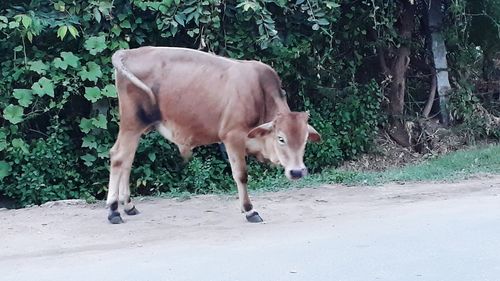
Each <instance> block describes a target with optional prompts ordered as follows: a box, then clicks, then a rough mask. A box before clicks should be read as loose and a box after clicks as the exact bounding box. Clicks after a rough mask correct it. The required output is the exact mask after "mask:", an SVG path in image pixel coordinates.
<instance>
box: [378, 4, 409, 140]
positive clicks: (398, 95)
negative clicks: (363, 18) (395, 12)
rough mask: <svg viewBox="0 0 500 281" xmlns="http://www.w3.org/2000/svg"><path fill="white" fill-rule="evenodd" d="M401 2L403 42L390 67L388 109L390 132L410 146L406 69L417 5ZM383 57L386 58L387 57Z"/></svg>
mask: <svg viewBox="0 0 500 281" xmlns="http://www.w3.org/2000/svg"><path fill="white" fill-rule="evenodd" d="M400 3H401V12H400V15H399V18H398V21H397V25H398V27H399V29H398V34H399V36H400V38H401V39H402V40H401V41H402V43H401V45H400V47H399V48H398V49H397V51H396V54H395V56H394V58H393V60H392V64H391V67H390V69H388V72H389V75H390V76H391V78H392V79H391V85H390V88H389V93H388V99H389V106H388V108H387V110H388V113H389V124H390V127H389V128H388V133H389V135H390V136H391V137H392V138H393V139H394V140H395V141H396V142H397V143H399V144H400V145H402V146H405V147H408V146H410V145H411V141H410V135H409V132H408V131H407V130H406V128H405V123H404V118H403V114H404V107H405V93H406V71H407V70H408V65H409V64H410V54H411V50H410V47H409V46H408V45H409V42H410V40H411V34H412V31H413V28H414V25H415V5H413V4H412V3H411V2H410V1H408V0H401V1H400ZM381 59H384V60H385V57H382V58H381ZM384 64H385V65H387V64H386V63H385V61H383V62H382V61H381V65H382V67H384ZM385 71H386V70H384V72H385Z"/></svg>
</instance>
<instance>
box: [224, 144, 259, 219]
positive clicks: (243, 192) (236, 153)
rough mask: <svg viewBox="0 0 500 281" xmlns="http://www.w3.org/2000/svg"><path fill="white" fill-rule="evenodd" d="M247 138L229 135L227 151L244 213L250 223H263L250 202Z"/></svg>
mask: <svg viewBox="0 0 500 281" xmlns="http://www.w3.org/2000/svg"><path fill="white" fill-rule="evenodd" d="M245 137H246V134H239V135H236V134H234V135H229V136H228V137H227V138H226V139H225V140H224V145H225V146H226V151H227V154H228V157H229V162H230V163H231V171H232V174H233V178H234V181H235V182H236V186H237V187H238V197H239V199H240V205H241V210H242V212H244V213H245V216H246V218H247V220H248V221H249V222H262V221H263V220H262V218H261V217H260V215H259V213H257V212H256V211H255V210H254V208H253V205H252V202H251V201H250V197H249V196H248V190H247V181H248V172H247V165H246V161H245V149H246V148H245Z"/></svg>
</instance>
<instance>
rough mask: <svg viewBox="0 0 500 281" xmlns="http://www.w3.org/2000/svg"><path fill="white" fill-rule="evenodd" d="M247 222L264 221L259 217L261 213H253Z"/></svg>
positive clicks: (248, 216)
mask: <svg viewBox="0 0 500 281" xmlns="http://www.w3.org/2000/svg"><path fill="white" fill-rule="evenodd" d="M246 217H247V221H248V222H263V221H264V220H263V219H262V218H261V217H260V216H259V213H257V212H253V213H251V214H247V215H246Z"/></svg>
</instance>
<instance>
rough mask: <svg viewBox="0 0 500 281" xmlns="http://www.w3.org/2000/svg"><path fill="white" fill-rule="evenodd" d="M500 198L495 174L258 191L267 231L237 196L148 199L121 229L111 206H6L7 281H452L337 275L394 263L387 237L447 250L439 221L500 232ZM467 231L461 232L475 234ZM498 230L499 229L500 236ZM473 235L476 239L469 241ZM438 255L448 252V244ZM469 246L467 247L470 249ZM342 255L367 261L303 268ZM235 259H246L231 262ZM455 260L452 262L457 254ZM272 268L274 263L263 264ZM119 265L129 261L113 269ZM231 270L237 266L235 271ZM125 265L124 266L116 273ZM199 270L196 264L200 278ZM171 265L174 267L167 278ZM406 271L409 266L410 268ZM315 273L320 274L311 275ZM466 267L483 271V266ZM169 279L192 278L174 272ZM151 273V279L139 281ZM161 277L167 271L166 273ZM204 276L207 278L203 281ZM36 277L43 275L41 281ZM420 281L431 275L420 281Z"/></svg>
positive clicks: (0, 221) (1, 224) (0, 216)
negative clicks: (110, 219) (249, 217)
mask: <svg viewBox="0 0 500 281" xmlns="http://www.w3.org/2000/svg"><path fill="white" fill-rule="evenodd" d="M498 195H500V176H488V175H480V176H477V177H475V178H473V179H470V180H467V181H463V182H457V183H418V184H404V185H401V184H389V185H384V186H378V187H344V186H333V185H328V186H321V187H314V188H302V189H290V190H283V191H280V192H273V193H256V194H255V193H254V194H252V199H253V202H254V205H255V206H256V208H257V210H258V211H259V213H260V214H261V215H262V217H263V219H264V220H265V223H262V224H250V223H247V222H246V221H245V218H244V216H243V215H242V214H241V213H240V212H239V208H238V203H237V200H236V198H235V196H229V195H226V196H219V195H217V196H216V195H212V196H196V197H192V198H190V199H188V200H186V201H182V202H181V201H179V200H176V199H158V198H157V199H143V200H138V201H136V205H137V208H138V209H139V210H140V211H141V214H140V215H138V216H134V217H128V216H126V215H123V216H124V220H125V223H124V224H121V225H111V224H108V223H107V220H106V215H107V210H105V209H104V204H103V202H99V203H97V204H86V203H84V202H80V201H69V202H55V203H49V204H45V205H44V206H42V207H32V208H27V209H18V210H5V209H4V210H2V211H0V228H1V232H0V272H1V276H2V278H0V279H1V280H52V281H53V280H60V279H61V280H62V279H65V280H66V279H68V278H69V277H70V276H71V277H70V279H71V280H98V279H95V278H99V277H98V276H96V275H98V274H101V273H102V272H104V274H106V271H107V270H113V274H110V273H107V274H106V275H107V276H106V278H105V279H106V280H108V281H109V280H251V279H253V280H393V279H391V278H392V277H391V278H383V277H384V276H393V277H397V276H399V277H400V278H403V279H399V280H413V278H417V277H418V275H420V276H422V274H427V277H429V275H430V276H433V278H434V277H435V278H438V279H434V280H445V279H446V278H445V279H442V277H443V276H451V275H446V274H445V275H432V272H434V271H432V272H430V273H429V272H426V271H425V269H423V271H424V273H422V272H420V273H415V275H411V276H410V277H411V278H410V277H409V276H408V275H404V274H403V273H402V275H397V274H395V272H392V273H391V271H390V270H388V271H387V270H386V271H380V272H379V271H377V272H379V273H378V274H380V276H381V278H379V279H374V278H372V279H370V278H369V279H363V278H362V277H360V278H362V279H356V278H352V279H350V278H344V279H342V278H339V279H335V278H334V279H332V278H331V277H332V275H328V274H329V273H331V272H334V270H340V271H339V273H338V274H340V275H335V276H343V275H341V274H342V269H343V268H344V267H342V266H340V265H342V264H343V265H344V266H347V267H345V268H346V271H349V270H348V268H351V267H352V268H356V264H358V263H360V262H362V261H363V259H366V258H368V257H370V259H369V262H367V263H368V264H371V265H372V266H374V268H378V267H376V263H377V261H379V262H381V261H382V260H379V258H378V257H377V255H381V254H382V253H381V251H382V252H383V251H384V249H386V248H387V245H386V244H384V243H387V241H386V242H383V241H384V239H385V238H384V237H386V238H387V237H389V240H391V241H392V242H393V243H396V244H395V245H397V243H398V241H399V240H398V239H401V241H406V242H401V247H399V248H398V247H396V248H398V249H399V250H400V251H407V250H405V248H404V247H408V245H409V246H411V245H413V244H414V243H415V242H410V241H407V240H405V239H409V238H408V237H407V235H418V236H415V237H417V238H416V239H417V240H418V239H420V238H418V237H420V235H421V234H425V235H429V238H428V239H430V240H429V241H431V242H432V243H437V242H436V241H434V240H435V239H437V238H436V237H441V236H439V235H441V234H435V233H434V234H432V232H431V230H432V229H433V228H431V227H429V225H434V226H435V227H436V231H437V230H439V229H440V227H441V228H442V227H444V226H446V229H445V230H446V233H448V232H449V231H450V230H451V229H453V228H454V227H469V226H468V224H467V223H459V224H457V222H456V220H457V219H464V220H466V221H469V222H471V225H470V227H469V228H470V229H473V230H474V231H477V229H478V227H477V226H475V225H473V223H483V222H482V221H481V218H480V219H476V218H470V220H468V219H467V218H466V215H479V214H482V215H484V214H490V215H491V216H493V217H492V218H489V219H494V218H497V219H498V220H497V222H496V224H495V223H487V225H489V226H495V225H499V224H498V221H500V211H499V210H500V196H498ZM446 210H448V211H449V212H448V211H446ZM445 211H446V212H448V213H446V212H445ZM443 212H445V213H446V214H445V213H443ZM443 214H444V215H443ZM457 214H460V215H457ZM464 214H466V215H464ZM440 215H443V217H440ZM445 215H446V216H445ZM431 217H435V219H436V220H437V221H432V220H431V219H430V218H431ZM447 224H450V226H448V225H447ZM420 225H422V226H420ZM469 228H467V229H469ZM443 229H444V228H443ZM467 229H466V230H456V231H457V232H464V233H466V232H467V231H468V230H467ZM381 231H384V232H383V233H382V232H381ZM443 231H444V230H443ZM491 231H492V233H493V232H495V231H497V230H491ZM452 232H455V230H452ZM398 233H399V234H400V236H399V238H398V236H397V234H398ZM426 233H428V234H426ZM474 233H475V234H472V238H470V239H472V241H476V240H477V241H479V240H480V241H483V242H485V241H486V240H485V239H487V237H490V236H488V232H487V228H485V230H484V233H483V234H477V233H476V232H474ZM497 234H498V233H497V232H496V234H494V235H493V236H491V237H497V238H498V237H500V236H498V235H497ZM425 235H424V236H425ZM436 235H437V236H436ZM446 235H450V234H446ZM446 235H445V236H443V242H442V243H444V244H443V245H446V243H450V241H451V240H450V239H454V238H455V234H451V236H446ZM456 235H457V237H458V236H460V235H461V234H460V233H456ZM463 235H464V237H468V236H465V235H466V234H463ZM474 235H479V236H481V235H483V237H474ZM411 237H413V236H411ZM415 237H414V238H412V239H415ZM497 238H492V239H493V240H492V241H490V242H491V243H493V244H491V243H490V244H488V247H487V248H486V249H487V250H482V248H478V247H479V246H477V245H476V246H474V245H473V244H470V246H471V248H470V250H471V252H470V253H467V252H459V253H458V256H460V255H465V256H467V257H469V258H470V257H471V256H474V255H476V254H478V253H477V251H479V252H481V253H487V251H488V249H489V250H492V248H491V247H492V245H494V246H495V247H496V246H498V247H499V248H498V250H500V239H497ZM342 239H344V240H342ZM345 239H347V240H345ZM370 239H371V240H370ZM422 239H423V238H422ZM463 239H465V238H463ZM467 239H469V238H467ZM495 239H496V240H495ZM422 241H424V240H422ZM467 241H468V240H467ZM392 242H390V241H389V242H388V243H389V244H390V243H392ZM287 243H288V244H287ZM332 243H333V244H332ZM336 243H337V244H336ZM349 243H353V244H352V247H353V248H349V249H344V250H342V249H343V247H347V245H350V244H349ZM422 243H423V242H422ZM440 243H441V242H440ZM457 243H458V242H457ZM467 243H468V242H467ZM485 243H486V242H485ZM235 245H238V246H235ZM315 245H317V246H315ZM432 245H434V244H432ZM436 245H438V244H436ZM303 247H305V248H303ZM307 247H318V249H316V250H315V251H320V252H321V249H327V248H328V249H329V247H330V248H332V250H331V251H328V252H325V253H323V254H322V255H326V256H325V257H324V258H321V259H318V260H317V261H315V259H316V258H317V255H318V254H317V253H316V252H315V251H312V252H307V251H306V250H304V251H306V252H298V253H297V252H296V251H302V250H301V249H309V248H307ZM349 247H350V246H349ZM377 247H381V249H378V248H377ZM436 247H437V248H436V249H439V246H436ZM443 247H444V246H443ZM450 247H452V249H455V248H453V247H456V245H455V246H450ZM461 247H462V246H461ZM235 249H236V250H235ZM369 249H372V250H373V251H374V253H373V255H375V256H373V257H372V256H370V252H363V253H358V252H357V251H368V250H369ZM464 249H467V248H466V247H465V248H464ZM464 249H462V251H465V250H464ZM476 250H477V251H476ZM234 251H236V252H234ZM239 251H241V252H239ZM260 251H269V252H260ZM289 251H290V253H288V252H289ZM339 251H345V252H344V254H343V255H347V254H346V253H350V254H356V253H358V254H360V256H359V257H358V258H356V257H350V258H346V257H344V259H342V261H338V262H339V264H340V265H338V266H337V267H331V268H330V267H329V266H326V265H325V267H322V268H321V269H318V268H308V267H306V266H304V264H303V263H304V260H307V261H309V264H310V265H311V266H312V267H315V266H316V267H317V266H318V265H320V264H321V263H322V262H326V261H335V260H336V259H337V258H339V257H340V256H339V255H338V253H339ZM485 251H486V252H485ZM415 252H416V253H417V254H416V256H415V257H419V256H418V255H419V254H421V255H424V256H423V257H422V258H421V259H418V261H421V262H424V263H427V262H429V261H430V260H432V258H433V257H434V258H435V257H436V256H432V255H430V256H425V255H427V254H428V253H427V252H426V251H415ZM443 252H446V250H443ZM285 253H287V254H285ZM496 253H498V251H496ZM233 254H234V255H235V256H236V257H239V258H229V257H230V256H231V255H233ZM455 254H456V253H455ZM455 254H453V256H452V258H451V259H449V260H453V259H454V258H456V257H457V256H456V255H455ZM273 255H281V256H277V257H274V256H273ZM308 255H310V256H308ZM403 255H404V254H403ZM479 255H481V254H479ZM495 255H496V254H495ZM219 258H220V260H219ZM266 258H267V259H266ZM391 258H393V259H395V260H396V261H397V260H399V257H397V255H395V256H394V257H392V256H391V257H386V258H385V259H383V260H384V261H387V262H390V261H391ZM479 258H483V260H481V259H479ZM485 258H486V257H478V259H479V260H478V261H480V265H489V263H485V261H487V260H485ZM490 258H491V257H490ZM269 259H270V260H269ZM290 259H292V260H293V261H290ZM294 259H298V261H300V262H299V264H302V266H304V268H302V267H301V265H299V264H296V263H293V262H296V261H295V260H294ZM263 260H264V261H266V262H264V263H262V264H261V263H259V262H262V261H263ZM449 260H448V261H449ZM112 261H115V262H116V263H117V264H114V265H113V264H112ZM211 261H213V262H214V263H215V262H217V263H220V262H223V263H226V262H227V265H228V266H223V269H217V270H215V269H214V267H212V266H211V265H210V262H211ZM238 261H240V262H241V263H238ZM288 261H290V265H289V264H288ZM313 261H314V262H313ZM490 261H491V259H490ZM494 261H495V263H496V264H497V267H496V268H491V270H492V271H491V272H488V270H486V271H485V269H484V268H481V267H478V269H477V270H478V271H481V272H483V274H484V273H486V274H497V277H498V274H500V267H498V264H499V263H498V262H500V258H499V257H498V255H496V260H494ZM350 262H352V264H350ZM373 262H375V265H374V264H373ZM252 263H254V264H255V266H257V265H259V269H258V270H256V271H253V270H250V271H249V272H250V273H252V274H253V275H252V274H249V275H244V276H243V277H241V276H240V275H234V274H237V272H240V271H241V270H245V269H244V268H245V266H246V265H250V264H252ZM273 263H274V265H273ZM344 263H345V264H344ZM118 264H119V265H118ZM230 264H234V266H229V265H230ZM472 264H473V263H472ZM153 265H157V266H158V267H153ZM469 265H470V264H469ZM113 266H117V268H115V269H113ZM191 266H196V270H194V269H193V268H191ZM219 266H220V265H219ZM280 266H283V267H285V268H284V269H282V270H283V271H282V272H281V273H280V274H282V275H277V276H281V277H283V276H284V277H283V278H284V279H280V278H277V279H276V278H274V277H273V278H271V276H274V275H272V274H274V273H276V272H275V271H276V270H277V268H280ZM286 266H289V267H286ZM386 266H387V265H386ZM144 267H147V269H144ZM152 267H153V268H152ZM162 267H164V268H163V269H165V270H167V268H168V270H167V271H163V269H161V268H162ZM251 267H252V266H250V268H251ZM120 268H122V269H125V271H123V270H120ZM397 268H398V270H401V269H404V268H405V267H404V266H403V267H401V266H400V267H397ZM423 268H425V266H423ZM445 268H446V267H444V268H442V269H445ZM378 269H380V268H378ZM210 270H212V271H210ZM231 270H235V271H237V272H232V271H231ZM266 270H267V271H266ZM280 270H281V269H280ZM308 270H309V271H310V274H309V275H308V274H306V272H309V271H308ZM463 270H465V272H469V273H474V269H470V268H469V269H465V268H464V269H463ZM467 270H468V271H467ZM80 271H81V272H80ZM294 271H301V272H302V275H300V276H299V277H297V278H295V277H293V278H295V279H293V278H292V277H290V276H297V274H295V272H294ZM455 271H456V270H455ZM455 271H454V272H455ZM459 271H460V270H459ZM69 272H72V273H71V275H67V274H69ZM124 272H128V273H127V275H125V276H124V275H123V274H124ZM166 272H167V273H168V272H170V273H171V274H174V273H179V274H181V273H182V274H181V275H179V274H174V275H168V274H167V273H166ZM210 272H211V273H210ZM266 272H267V273H266ZM360 272H361V271H360ZM360 272H357V273H355V274H360ZM384 272H385V273H384ZM450 272H451V271H450ZM134 273H136V275H134ZM139 273H140V274H142V275H140V276H143V278H142V277H137V274H139ZM159 273H162V275H155V274H159ZM196 273H197V274H201V276H202V277H203V276H205V277H206V278H202V277H201V278H198V277H200V275H193V274H196ZM259 273H260V274H264V273H266V274H269V275H265V276H267V277H263V276H262V275H258V274H259ZM367 273H368V272H367ZM389 273H390V274H392V275H390V274H389ZM79 274H83V275H79ZM87 274H88V275H87ZM130 274H132V275H130ZM165 274H167V275H165ZM190 274H191V275H193V276H191V275H190ZM203 274H208V275H203ZM210 274H212V275H210ZM255 274H257V275H255ZM283 274H284V275H283ZM321 274H322V275H321ZM346 274H347V273H346ZM349 274H350V275H346V276H351V277H352V276H354V275H353V274H354V273H353V272H352V271H350V273H349ZM370 274H372V273H370ZM384 274H389V275H384ZM411 274H413V273H411ZM92 276H93V277H92ZM131 276H135V277H131ZM158 276H162V277H161V278H159V277H158ZM166 276H167V277H168V276H170V277H168V278H167V277H166ZM196 276H198V277H196ZM234 276H240V277H241V278H235V277H234ZM286 276H288V277H286ZM314 276H316V277H314ZM360 276H361V275H360ZM370 276H371V275H370ZM415 276H417V277H415ZM463 276H465V277H466V276H467V275H463ZM33 277H35V279H31V278H33ZM90 277H92V278H94V279H92V278H90ZM127 277H130V278H127ZM181 277H182V278H181ZM247 277H248V278H247ZM399 277H398V278H399ZM5 278H7V279H5ZM88 278H90V279H88ZM193 278H194V279H193ZM268 278H269V279H268ZM311 278H312V279H311ZM440 278H441V279H440ZM396 280H397V279H396ZM415 280H431V279H425V278H420V277H418V278H417V279H415ZM448 280H462V279H448ZM463 280H467V279H463ZM469 280H472V279H469ZM475 280H493V279H488V278H486V279H475Z"/></svg>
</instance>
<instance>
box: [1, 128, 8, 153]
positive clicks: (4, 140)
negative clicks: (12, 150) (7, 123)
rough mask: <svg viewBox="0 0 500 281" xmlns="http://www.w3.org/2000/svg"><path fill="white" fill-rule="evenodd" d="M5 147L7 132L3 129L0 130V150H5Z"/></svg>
mask: <svg viewBox="0 0 500 281" xmlns="http://www.w3.org/2000/svg"><path fill="white" fill-rule="evenodd" d="M6 147H7V134H6V133H5V132H4V131H0V151H2V150H5V148H6Z"/></svg>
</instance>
